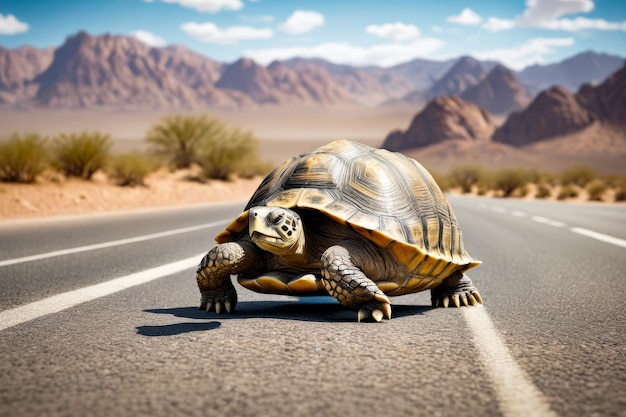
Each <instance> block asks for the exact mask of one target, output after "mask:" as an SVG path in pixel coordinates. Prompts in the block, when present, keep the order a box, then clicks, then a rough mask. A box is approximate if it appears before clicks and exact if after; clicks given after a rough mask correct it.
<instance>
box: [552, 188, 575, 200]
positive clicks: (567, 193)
mask: <svg viewBox="0 0 626 417" xmlns="http://www.w3.org/2000/svg"><path fill="white" fill-rule="evenodd" d="M574 197H578V188H576V187H575V186H573V185H571V184H570V185H564V186H562V187H561V189H560V190H559V194H558V195H557V197H556V198H557V199H559V200H565V199H568V198H574Z"/></svg>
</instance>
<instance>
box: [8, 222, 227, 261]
mask: <svg viewBox="0 0 626 417" xmlns="http://www.w3.org/2000/svg"><path fill="white" fill-rule="evenodd" d="M225 223H228V222H227V221H226V220H220V221H216V222H211V223H205V224H199V225H197V226H191V227H183V228H180V229H172V230H167V231H164V232H158V233H152V234H149V235H143V236H136V237H131V238H128V239H120V240H113V241H109V242H103V243H96V244H93V245H86V246H79V247H75V248H68V249H61V250H56V251H53V252H47V253H40V254H37V255H30V256H23V257H21V258H13V259H6V260H4V261H0V267H1V266H7V265H15V264H19V263H23V262H32V261H37V260H40V259H47V258H53V257H55V256H63V255H71V254H74V253H80V252H87V251H92V250H97V249H104V248H110V247H113V246H120V245H128V244H130V243H137V242H143V241H146V240H151V239H159V238H162V237H168V236H174V235H179V234H182V233H189V232H195V231H198V230H202V229H206V228H209V227H214V226H218V225H220V224H225Z"/></svg>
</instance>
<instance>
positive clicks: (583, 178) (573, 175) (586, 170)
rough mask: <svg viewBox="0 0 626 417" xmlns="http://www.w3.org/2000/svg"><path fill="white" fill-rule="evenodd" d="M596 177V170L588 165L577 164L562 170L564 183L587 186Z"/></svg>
mask: <svg viewBox="0 0 626 417" xmlns="http://www.w3.org/2000/svg"><path fill="white" fill-rule="evenodd" d="M596 177H597V174H596V173H595V171H594V170H593V169H591V167H588V166H586V165H575V166H572V167H569V168H566V169H565V170H563V171H562V172H561V182H562V183H563V184H564V185H577V186H579V187H585V186H586V185H587V184H589V183H590V182H591V181H592V180H593V179H595V178H596Z"/></svg>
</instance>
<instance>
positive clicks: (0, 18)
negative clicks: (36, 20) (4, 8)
mask: <svg viewBox="0 0 626 417" xmlns="http://www.w3.org/2000/svg"><path fill="white" fill-rule="evenodd" d="M26 31H28V24H27V23H24V22H20V21H19V20H17V19H16V18H15V16H13V15H12V14H8V15H6V17H5V16H4V15H2V13H0V35H15V34H18V33H23V32H26Z"/></svg>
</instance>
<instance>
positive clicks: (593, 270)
mask: <svg viewBox="0 0 626 417" xmlns="http://www.w3.org/2000/svg"><path fill="white" fill-rule="evenodd" d="M450 200H451V204H452V206H453V208H454V210H455V212H456V213H457V216H458V218H459V221H460V223H461V225H462V229H463V233H464V238H465V243H466V247H467V249H468V251H469V252H470V253H471V254H472V255H473V256H474V257H475V258H478V259H481V260H483V261H484V263H483V265H481V266H480V267H478V268H476V269H474V270H472V271H470V275H471V277H472V279H473V281H474V283H475V285H476V286H477V287H478V289H479V290H480V292H481V295H482V297H483V299H484V301H485V306H484V307H474V308H462V309H453V308H451V309H434V308H431V307H430V305H429V300H430V298H429V297H430V296H429V293H428V292H426V293H420V294H414V295H409V296H403V297H398V298H393V299H392V302H393V316H394V317H393V319H392V320H390V321H387V320H385V321H383V323H360V324H359V323H357V322H356V313H354V312H352V311H348V310H345V309H344V308H343V307H341V306H340V305H339V304H337V303H335V302H333V300H331V299H330V298H327V297H316V298H308V299H296V298H291V297H284V296H270V295H262V294H256V293H252V292H250V291H247V290H245V289H243V288H242V287H240V286H237V289H238V292H239V298H240V302H239V304H238V306H237V311H236V312H235V314H232V315H219V316H217V315H215V314H214V313H210V314H207V313H206V312H202V311H198V310H197V309H196V305H197V303H198V301H199V295H198V293H197V288H196V285H195V278H194V269H195V264H197V263H198V262H199V260H200V258H201V256H202V254H203V253H205V252H206V251H207V250H208V249H210V247H212V245H213V240H212V238H213V236H214V235H215V234H216V233H217V232H218V231H220V230H221V228H222V227H223V226H224V225H225V224H226V222H227V221H229V220H231V219H232V218H234V217H235V216H236V215H237V214H238V212H239V211H240V210H241V206H242V205H241V204H226V205H215V206H203V207H194V208H184V209H168V210H154V211H148V212H142V213H134V214H118V215H103V216H89V217H81V218H75V219H64V220H58V219H57V220H55V221H29V222H18V223H14V224H11V225H8V224H5V225H3V226H0V352H2V361H0V416H12V417H13V416H148V415H149V416H178V415H181V416H182V415H184V416H342V417H347V416H381V415H386V416H415V415H428V416H626V396H625V395H624V394H626V332H625V330H626V307H625V299H626V282H625V278H626V272H625V271H626V207H625V206H624V205H600V204H580V205H579V204H563V203H552V202H542V201H520V200H502V199H489V198H478V197H461V196H451V197H450Z"/></svg>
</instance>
